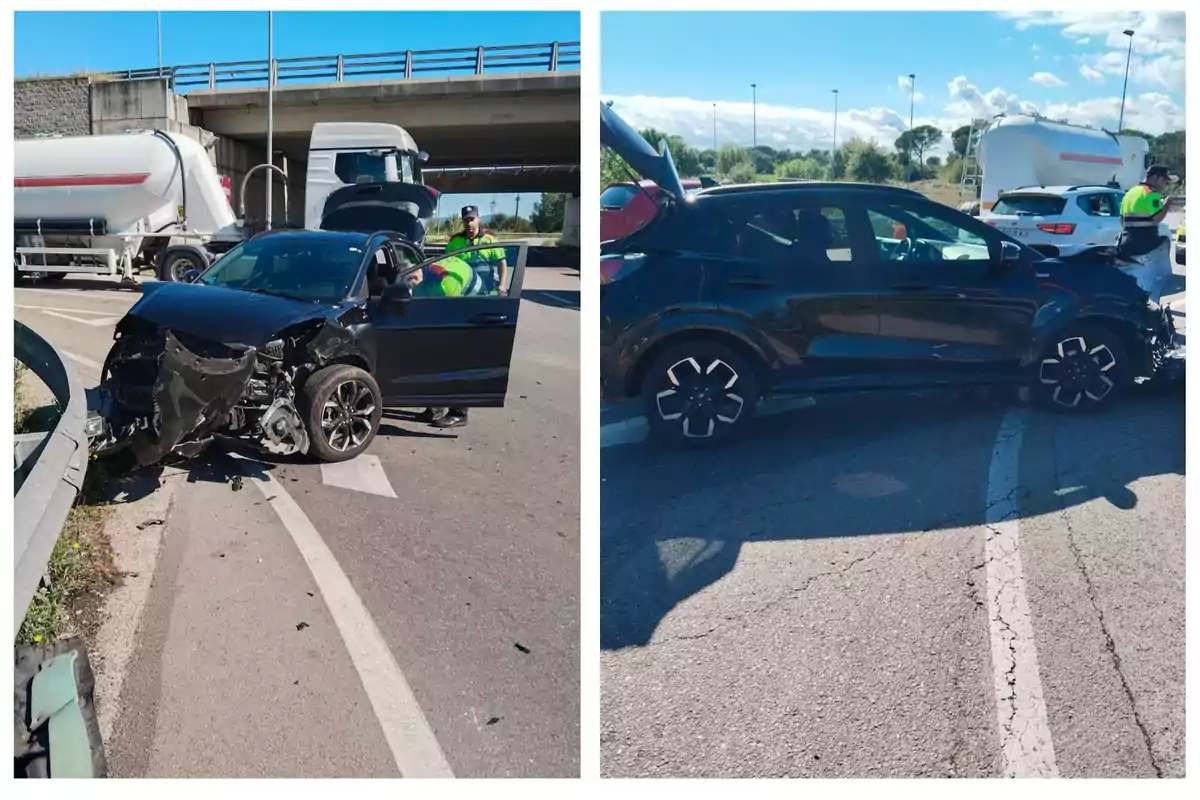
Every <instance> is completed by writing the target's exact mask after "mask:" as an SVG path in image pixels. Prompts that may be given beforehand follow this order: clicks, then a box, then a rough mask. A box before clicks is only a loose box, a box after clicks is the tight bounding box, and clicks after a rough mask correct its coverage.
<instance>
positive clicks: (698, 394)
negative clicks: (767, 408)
mask: <svg viewBox="0 0 1200 800" xmlns="http://www.w3.org/2000/svg"><path fill="white" fill-rule="evenodd" d="M758 399H759V388H758V375H757V374H756V372H755V369H754V365H753V364H752V363H751V362H750V361H749V360H748V359H747V358H745V357H744V356H742V355H741V354H740V353H738V352H737V351H736V350H734V349H733V348H731V347H728V346H726V345H723V344H720V343H718V342H712V341H706V340H703V339H699V340H694V341H689V342H681V343H679V344H675V345H672V346H670V347H669V348H667V350H666V351H664V352H663V353H661V354H660V355H659V356H658V357H657V358H655V359H654V362H653V363H652V364H651V365H650V367H649V369H648V370H647V372H646V376H645V378H644V379H643V381H642V405H643V410H644V413H645V415H646V421H647V422H648V423H649V426H650V432H651V433H652V434H654V435H655V436H656V437H658V438H659V439H660V440H663V441H667V442H671V443H674V444H686V445H691V446H696V445H704V444H710V443H715V442H719V441H722V440H725V439H728V438H729V437H730V436H732V435H733V434H734V433H736V432H737V431H739V430H740V429H741V428H742V426H743V425H745V423H746V420H748V419H749V418H750V416H751V415H752V414H753V413H754V407H755V406H756V405H757V404H758Z"/></svg>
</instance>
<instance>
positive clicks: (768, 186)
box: [696, 181, 928, 200]
mask: <svg viewBox="0 0 1200 800" xmlns="http://www.w3.org/2000/svg"><path fill="white" fill-rule="evenodd" d="M805 192H851V193H863V194H891V195H902V196H905V197H920V198H921V199H923V200H925V199H928V198H926V197H925V195H923V194H921V193H920V192H918V191H917V190H916V189H910V188H908V187H907V186H889V185H888V184H884V183H854V182H849V181H782V182H779V183H737V184H731V185H727V186H713V187H710V188H708V189H702V190H701V191H700V192H699V193H698V194H697V195H696V198H697V199H699V198H701V197H727V196H730V195H735V196H736V195H749V194H752V195H758V194H774V193H779V194H803V193H805Z"/></svg>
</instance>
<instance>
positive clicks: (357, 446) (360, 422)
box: [297, 364, 383, 461]
mask: <svg viewBox="0 0 1200 800" xmlns="http://www.w3.org/2000/svg"><path fill="white" fill-rule="evenodd" d="M299 401H300V402H299V403H298V404H297V405H298V406H299V409H298V410H299V411H300V414H301V416H302V417H303V419H304V424H305V426H306V427H307V428H308V436H309V442H310V443H309V452H311V453H312V454H313V455H315V456H316V457H317V458H319V459H321V460H322V461H349V460H350V459H352V458H355V457H357V456H358V455H359V454H361V453H362V452H363V451H364V450H366V449H367V448H368V447H370V445H371V442H372V441H374V440H375V435H376V434H377V433H379V422H380V419H381V418H382V417H383V400H382V397H381V396H380V393H379V384H377V383H376V382H375V379H374V378H373V377H371V375H370V373H368V372H366V371H365V370H362V369H359V368H358V367H352V366H350V365H348V364H334V365H332V366H329V367H326V368H325V369H323V370H321V371H319V372H317V373H315V374H314V375H313V376H312V377H310V378H309V379H308V381H307V382H306V383H305V384H304V389H303V391H302V392H301V393H300V398H299Z"/></svg>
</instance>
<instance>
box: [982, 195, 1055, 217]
mask: <svg viewBox="0 0 1200 800" xmlns="http://www.w3.org/2000/svg"><path fill="white" fill-rule="evenodd" d="M1066 205H1067V201H1066V200H1065V199H1064V198H1062V197H1058V196H1056V195H1052V194H1007V195H1001V197H1000V199H999V200H997V201H996V205H995V206H993V207H992V213H993V214H1015V215H1017V216H1034V217H1057V216H1058V215H1060V214H1062V212H1063V209H1064V208H1066Z"/></svg>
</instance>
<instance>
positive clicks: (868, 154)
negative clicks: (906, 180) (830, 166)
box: [842, 139, 894, 183]
mask: <svg viewBox="0 0 1200 800" xmlns="http://www.w3.org/2000/svg"><path fill="white" fill-rule="evenodd" d="M842 153H843V155H844V157H845V159H846V176H847V177H848V178H850V180H852V181H861V182H865V183H883V182H884V181H886V180H887V179H888V178H890V177H891V176H892V170H893V166H894V162H893V161H892V159H890V158H888V154H887V153H885V152H884V151H883V149H882V148H880V147H879V145H877V144H875V143H874V142H867V141H863V140H862V139H851V140H850V141H848V142H846V143H845V144H844V145H843V146H842Z"/></svg>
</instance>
